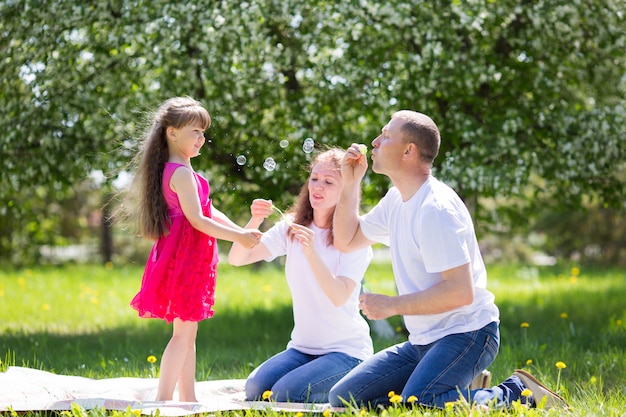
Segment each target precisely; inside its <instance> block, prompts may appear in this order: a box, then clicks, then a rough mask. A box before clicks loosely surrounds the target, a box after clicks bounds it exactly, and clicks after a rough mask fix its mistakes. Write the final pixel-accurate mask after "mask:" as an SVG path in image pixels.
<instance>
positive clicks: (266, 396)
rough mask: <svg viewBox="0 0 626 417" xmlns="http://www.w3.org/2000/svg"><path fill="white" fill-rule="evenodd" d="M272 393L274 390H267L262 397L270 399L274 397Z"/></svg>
mask: <svg viewBox="0 0 626 417" xmlns="http://www.w3.org/2000/svg"><path fill="white" fill-rule="evenodd" d="M272 394H273V392H272V391H270V390H267V391H265V392H264V393H263V396H262V397H261V398H263V399H264V400H269V399H270V398H272Z"/></svg>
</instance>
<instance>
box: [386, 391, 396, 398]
mask: <svg viewBox="0 0 626 417" xmlns="http://www.w3.org/2000/svg"><path fill="white" fill-rule="evenodd" d="M394 395H396V392H395V391H389V393H388V394H387V397H389V398H391V397H393V396H394Z"/></svg>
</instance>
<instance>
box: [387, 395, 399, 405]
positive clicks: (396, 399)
mask: <svg viewBox="0 0 626 417" xmlns="http://www.w3.org/2000/svg"><path fill="white" fill-rule="evenodd" d="M389 402H390V403H392V404H398V403H400V402H402V396H401V395H392V396H391V397H389Z"/></svg>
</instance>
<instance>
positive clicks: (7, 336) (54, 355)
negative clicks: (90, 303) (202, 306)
mask: <svg viewBox="0 0 626 417" xmlns="http://www.w3.org/2000/svg"><path fill="white" fill-rule="evenodd" d="M292 326H293V321H292V313H291V307H290V306H281V307H278V308H274V309H273V310H271V311H269V310H263V309H258V310H249V311H247V312H246V313H245V314H243V313H238V312H232V311H223V312H220V313H219V314H216V315H215V317H213V318H211V319H208V320H205V321H203V322H201V323H200V324H199V329H198V336H197V342H196V349H197V375H198V377H199V378H202V379H227V378H243V377H245V376H247V374H248V373H249V372H250V371H251V370H252V369H253V368H254V367H255V366H257V365H258V364H260V363H261V361H263V360H265V359H267V358H268V357H269V356H270V355H272V354H274V353H277V352H279V351H280V350H282V349H284V348H285V346H286V344H287V342H288V340H289V337H290V332H291V328H292ZM171 332H172V325H171V324H166V323H165V322H164V321H161V320H154V319H139V318H137V325H136V326H135V325H131V326H120V327H116V328H114V329H104V330H102V329H99V330H97V331H94V332H93V333H83V334H67V335H63V334H55V333H48V332H38V333H29V334H22V333H20V332H16V331H13V332H5V333H4V334H3V336H2V338H1V339H0V352H2V355H6V357H0V359H2V361H3V363H4V365H15V366H26V367H31V368H36V369H43V370H47V371H51V372H55V373H59V374H66V375H81V376H86V377H92V378H105V377H107V378H108V377H121V376H142V377H149V376H152V375H155V370H154V366H153V365H151V364H150V363H148V361H147V357H148V356H150V355H154V356H156V357H157V359H159V360H160V357H161V354H162V353H163V349H164V348H165V346H166V344H167V342H168V341H169V339H170V337H171ZM7 352H8V353H7ZM156 365H158V361H157V364H156Z"/></svg>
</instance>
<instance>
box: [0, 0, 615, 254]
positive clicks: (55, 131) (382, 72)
mask: <svg viewBox="0 0 626 417" xmlns="http://www.w3.org/2000/svg"><path fill="white" fill-rule="evenodd" d="M624 10H626V2H625V1H624V0H603V1H598V0H587V1H584V0H577V1H574V2H572V1H561V0H543V1H542V0H539V1H515V2H513V1H495V0H481V1H478V0H470V1H459V0H453V1H451V2H450V1H416V0H414V1H411V2H406V1H399V0H392V1H388V2H383V3H381V2H374V1H369V0H361V1H359V2H334V1H316V2H310V1H304V0H280V1H278V0H258V1H248V2H240V3H233V2H226V1H216V0H213V1H208V0H207V1H197V2H181V3H178V2H168V1H164V0H157V1H152V2H150V3H144V2H139V1H136V0H111V1H109V2H78V1H68V0H59V1H54V2H48V1H36V0H21V1H19V0H16V1H8V2H4V3H3V4H2V5H0V16H1V20H0V34H1V38H0V48H2V50H3V51H5V53H4V56H3V58H2V59H1V60H0V77H2V78H1V79H0V85H2V88H1V90H0V108H2V109H3V112H2V113H1V114H0V126H2V127H3V128H4V129H3V130H4V135H2V137H1V138H0V144H1V147H0V149H1V152H2V154H1V156H2V159H3V161H4V167H3V170H2V173H1V174H0V175H1V176H0V201H1V202H2V205H1V206H0V207H1V210H2V211H3V213H2V215H3V216H7V218H8V217H10V218H11V219H12V220H11V223H10V224H9V225H5V227H7V228H9V229H11V228H12V230H11V231H12V233H13V235H15V234H17V235H19V234H20V233H22V227H23V225H24V224H25V220H24V219H27V218H29V217H31V216H32V215H33V214H34V213H32V212H31V213H29V212H28V206H27V205H26V204H24V202H25V201H26V200H27V199H28V198H32V196H33V190H34V189H35V188H36V187H39V189H42V188H43V190H45V191H46V192H52V190H64V189H67V188H68V187H69V186H70V185H71V184H72V183H74V182H76V181H80V180H81V179H84V178H86V177H87V175H88V174H89V173H90V172H92V171H94V170H100V171H102V172H104V173H106V174H107V176H108V177H109V178H110V179H112V178H113V177H114V176H115V175H116V174H117V173H118V172H119V171H121V170H123V169H124V166H125V163H126V162H127V161H128V160H129V159H130V157H131V155H132V154H133V153H134V152H135V150H136V142H135V140H134V139H135V138H136V137H137V136H138V134H139V133H140V131H141V128H142V125H141V122H142V120H143V116H144V113H145V112H146V111H147V110H150V109H152V108H155V107H156V106H157V105H158V104H159V103H160V102H161V101H162V100H164V99H166V98H168V97H171V96H174V95H191V96H193V97H195V98H197V99H199V100H201V101H202V102H203V103H204V104H205V105H206V106H207V107H208V109H209V111H210V112H211V114H212V116H213V120H214V122H213V126H212V127H211V129H210V130H209V131H208V133H207V137H208V139H209V141H208V145H207V150H206V152H205V154H203V155H202V156H201V157H199V158H198V159H197V160H196V161H194V166H195V167H196V168H197V169H199V170H203V171H205V172H207V173H208V175H209V177H210V180H211V183H212V187H213V193H214V196H215V197H216V199H217V201H219V206H220V207H221V208H222V209H225V211H227V212H228V213H229V214H232V215H233V216H234V217H237V216H239V215H245V213H247V206H248V204H249V202H250V200H251V199H252V198H253V197H256V196H264V197H267V198H272V199H273V200H274V201H276V202H277V204H280V205H281V206H282V207H286V206H288V205H289V204H290V202H291V201H292V198H293V195H294V194H295V193H296V192H297V190H298V189H299V186H300V184H301V183H302V181H303V178H304V172H305V171H304V169H301V168H302V166H303V165H304V164H306V163H307V162H308V157H309V154H307V153H305V152H304V151H303V144H304V141H305V140H306V139H307V138H311V139H313V140H314V142H315V143H316V145H317V146H321V145H339V146H343V147H345V146H347V145H349V144H350V143H351V142H364V143H369V142H370V141H371V140H372V139H373V138H374V137H375V136H376V135H377V134H378V132H379V131H380V127H381V126H382V125H383V124H384V122H386V120H388V118H389V116H390V115H391V113H392V112H393V111H395V110H399V109H402V108H410V109H415V110H419V111H422V112H424V113H427V114H429V115H431V116H432V117H433V119H434V120H435V121H436V122H437V123H438V124H439V126H440V128H441V131H442V136H443V143H442V149H441V152H440V156H439V158H438V159H437V161H436V175H437V176H439V177H440V178H442V179H444V180H445V181H447V182H449V183H450V184H451V185H453V186H454V187H455V188H456V189H457V190H459V192H460V193H461V194H462V196H464V197H465V198H466V199H467V201H468V202H470V201H472V199H475V197H476V196H487V197H491V196H509V197H511V198H513V197H515V196H520V197H523V198H524V201H525V202H526V204H524V205H522V206H521V208H520V209H521V210H526V211H528V210H532V208H533V205H534V204H537V203H538V202H540V201H543V200H546V199H550V200H554V199H556V200H557V201H558V202H559V204H561V205H572V206H575V205H576V204H578V202H579V201H580V199H581V198H582V196H591V197H592V198H593V199H597V200H599V201H601V202H603V203H605V204H607V205H612V206H614V207H618V208H620V209H623V208H624V197H625V191H624V180H625V174H624V160H625V158H624V155H625V150H626V142H625V141H624V126H625V121H626V120H625V119H626V112H625V110H624V107H625V102H626V100H625V95H626V83H625V81H624V80H625V77H624V74H625V72H626V71H625V69H626V58H625V55H624V53H623V51H624V49H625V46H626V32H625V31H624V30H623V28H624ZM239 156H244V157H245V162H243V158H239V159H238V157H239ZM267 158H272V159H273V161H274V162H275V167H274V169H271V168H272V166H271V164H270V165H266V167H269V168H270V169H268V168H266V167H264V162H265V160H266V159H267ZM238 161H239V163H238ZM268 162H271V161H268ZM538 183H541V184H543V186H542V187H537V186H536V184H538ZM387 187H388V183H387V181H386V179H385V178H382V177H380V176H368V178H367V185H366V187H365V188H366V189H365V193H364V196H365V200H364V202H365V203H366V204H367V203H369V202H371V201H372V199H377V198H378V197H380V195H381V194H382V193H384V191H385V190H386V189H387ZM529 187H530V188H529ZM529 189H530V190H531V192H532V196H533V198H526V195H527V194H526V193H528V192H529ZM0 245H1V246H2V247H1V248H0V255H1V253H2V252H3V251H4V252H6V251H7V250H8V249H10V248H11V246H12V241H7V240H4V241H2V243H1V244H0ZM13 246H14V245H13Z"/></svg>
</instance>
